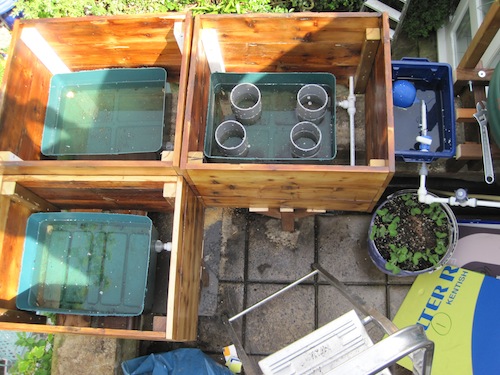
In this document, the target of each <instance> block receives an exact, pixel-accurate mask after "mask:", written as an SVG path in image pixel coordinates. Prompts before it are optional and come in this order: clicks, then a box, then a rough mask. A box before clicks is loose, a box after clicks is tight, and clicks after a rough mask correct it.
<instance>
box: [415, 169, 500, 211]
mask: <svg viewBox="0 0 500 375" xmlns="http://www.w3.org/2000/svg"><path fill="white" fill-rule="evenodd" d="M427 173H428V170H427V165H426V164H425V163H422V166H421V168H420V171H419V175H420V186H419V188H418V191H417V195H418V201H419V202H420V203H425V204H432V203H446V204H449V205H450V206H460V207H478V206H481V207H491V208H500V202H495V201H486V200H478V199H476V198H467V199H465V200H463V199H461V200H458V199H457V197H449V198H441V197H436V196H434V195H430V194H428V192H427V188H426V187H425V182H426V179H427Z"/></svg>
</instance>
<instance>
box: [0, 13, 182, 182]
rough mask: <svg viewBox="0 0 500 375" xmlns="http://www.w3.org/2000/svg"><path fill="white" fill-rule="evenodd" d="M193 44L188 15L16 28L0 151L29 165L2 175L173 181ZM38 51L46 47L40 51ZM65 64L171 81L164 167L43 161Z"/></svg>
mask: <svg viewBox="0 0 500 375" xmlns="http://www.w3.org/2000/svg"><path fill="white" fill-rule="evenodd" d="M33 35H34V36H33ZM191 37H192V17H191V14H190V13H187V14H183V13H166V14H156V15H151V14H141V15H134V16H130V15H126V16H112V17H82V18H54V19H39V20H20V21H16V24H15V26H14V31H13V35H12V42H11V46H10V50H9V58H8V61H7V66H6V70H5V74H4V80H3V83H2V90H1V97H0V99H1V107H0V123H1V124H2V127H1V128H0V151H8V152H11V153H13V154H15V155H16V156H18V157H19V158H20V159H22V160H23V161H24V163H22V164H18V163H12V162H10V161H5V160H4V161H0V170H1V172H2V173H3V174H19V173H21V174H66V175H86V174H89V173H90V174H92V173H99V174H107V175H137V174H140V175H160V174H161V175H165V174H169V175H172V176H174V175H176V174H177V173H176V170H177V169H178V165H179V157H180V147H181V144H182V129H183V120H184V107H185V100H186V92H187V90H186V85H187V79H188V71H189V61H190V51H191ZM38 45H42V48H40V51H39V50H38V49H37V48H36V47H37V46H38ZM28 46H30V47H28ZM61 64H62V66H63V67H64V66H65V67H67V68H68V69H69V70H70V71H81V70H93V69H105V68H136V67H162V68H165V69H166V70H167V81H168V82H173V83H175V84H178V86H179V91H178V92H179V94H178V101H177V106H176V107H177V115H176V121H175V124H174V125H173V126H175V138H174V142H173V143H174V147H173V148H174V149H173V151H164V152H163V156H162V160H115V159H118V158H113V160H109V159H108V160H107V159H106V157H104V156H103V157H102V159H100V160H41V159H43V158H42V155H41V151H40V147H41V139H42V132H43V125H44V120H45V111H46V106H47V99H48V93H49V84H50V79H51V77H52V76H53V72H58V71H60V69H61ZM132 157H133V156H132ZM93 159H97V158H96V157H94V158H93ZM35 162H36V163H35ZM96 169H98V171H96V172H92V170H96ZM138 171H140V173H138Z"/></svg>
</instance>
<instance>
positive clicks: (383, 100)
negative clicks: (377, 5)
mask: <svg viewBox="0 0 500 375" xmlns="http://www.w3.org/2000/svg"><path fill="white" fill-rule="evenodd" d="M215 71H222V72H227V73H231V72H238V73H245V72H326V73H332V74H333V75H335V77H336V80H337V86H338V85H341V86H344V87H347V86H348V81H349V77H350V76H352V77H354V86H355V92H356V94H358V96H360V97H363V98H364V103H365V105H364V111H363V112H364V129H363V131H364V134H365V140H364V144H363V145H360V146H359V147H362V148H363V151H364V157H363V160H357V162H356V164H355V165H352V166H351V165H350V162H349V160H347V161H346V160H342V158H337V159H336V160H335V162H334V163H332V164H329V165H311V164H293V165H292V164H272V163H271V164H259V163H245V164H236V163H217V162H215V163H214V162H210V163H209V162H207V161H206V160H204V157H203V147H204V137H205V129H206V119H207V101H208V89H209V87H210V75H211V73H212V72H215ZM391 88H392V83H391V54H390V38H389V27H388V19H387V15H385V14H383V15H381V14H374V13H295V14H252V15H202V16H198V17H196V19H195V22H194V27H193V43H192V50H191V63H190V72H189V84H188V93H187V101H186V114H185V123H184V135H183V145H182V149H181V164H180V166H181V171H182V172H183V173H184V175H185V177H186V179H187V180H188V181H189V183H190V184H191V185H192V186H193V187H194V188H195V190H196V191H197V192H198V194H199V195H200V196H201V197H202V199H203V201H204V203H205V204H206V205H208V206H229V207H248V208H259V209H263V210H266V209H281V210H285V211H286V210H294V209H308V210H311V211H315V210H352V211H370V210H372V209H373V208H374V206H375V204H376V203H377V201H378V199H379V197H380V196H381V194H382V193H383V191H384V189H385V188H386V186H387V185H388V183H389V181H390V180H391V178H392V175H393V174H394V171H395V162H394V136H393V122H394V120H393V112H392V91H391ZM340 99H345V97H344V98H340ZM358 105H359V104H358ZM339 111H345V110H344V109H337V113H338V112H339ZM360 112H361V111H358V116H359V113H360ZM337 138H339V137H337ZM337 142H344V143H345V142H346V139H344V140H342V139H340V140H338V141H337ZM344 159H345V158H344Z"/></svg>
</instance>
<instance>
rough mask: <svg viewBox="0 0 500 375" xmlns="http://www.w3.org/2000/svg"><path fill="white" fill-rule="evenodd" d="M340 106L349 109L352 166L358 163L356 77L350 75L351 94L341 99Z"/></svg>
mask: <svg viewBox="0 0 500 375" xmlns="http://www.w3.org/2000/svg"><path fill="white" fill-rule="evenodd" d="M337 105H338V106H340V107H342V108H344V109H347V113H348V114H349V132H350V148H351V149H350V159H351V166H354V165H356V129H355V127H354V115H355V114H356V95H354V77H349V96H348V97H347V100H341V101H340V102H338V103H337Z"/></svg>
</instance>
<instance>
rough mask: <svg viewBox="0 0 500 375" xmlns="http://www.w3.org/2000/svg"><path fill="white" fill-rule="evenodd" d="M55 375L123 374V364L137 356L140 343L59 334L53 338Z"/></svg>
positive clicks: (53, 369)
mask: <svg viewBox="0 0 500 375" xmlns="http://www.w3.org/2000/svg"><path fill="white" fill-rule="evenodd" d="M53 350H54V355H53V360H52V371H51V373H52V375H67V374H79V375H109V374H122V373H123V372H122V371H121V362H122V361H125V360H127V359H131V358H135V357H136V356H137V353H138V352H137V341H133V340H117V339H111V338H104V337H91V336H80V335H64V334H59V335H55V337H54V349H53Z"/></svg>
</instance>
